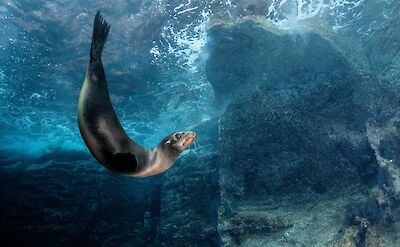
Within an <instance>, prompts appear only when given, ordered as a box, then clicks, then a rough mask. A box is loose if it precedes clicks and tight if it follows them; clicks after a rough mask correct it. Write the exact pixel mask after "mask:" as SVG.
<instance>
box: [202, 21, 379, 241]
mask: <svg viewBox="0 0 400 247" xmlns="http://www.w3.org/2000/svg"><path fill="white" fill-rule="evenodd" d="M209 35H210V40H211V41H210V42H211V44H210V45H209V49H210V57H209V59H208V60H207V65H206V66H207V68H206V69H207V71H206V72H207V76H208V79H209V80H210V82H211V84H212V86H213V88H214V89H215V93H216V96H217V97H218V98H219V99H220V100H221V101H223V102H228V104H227V107H226V110H225V112H224V114H223V115H222V117H221V120H220V128H219V130H220V131H219V147H218V150H219V160H218V161H219V166H220V180H219V184H220V195H221V206H220V209H219V216H218V217H219V219H218V220H219V226H223V227H222V228H220V229H222V231H221V232H220V235H221V239H222V242H223V243H224V246H231V245H230V243H231V244H232V246H235V244H234V242H235V241H236V240H234V238H233V240H229V239H230V233H229V232H227V231H223V229H236V230H235V231H234V232H236V233H237V234H236V235H239V236H238V237H237V238H239V239H241V241H242V240H243V238H245V237H244V236H245V235H246V234H247V233H246V229H249V228H247V226H246V225H248V226H251V225H252V224H253V223H252V222H250V221H241V222H242V223H243V225H242V227H241V226H240V225H241V224H239V226H237V225H238V224H237V222H235V221H234V220H232V219H234V218H235V217H236V216H235V215H236V214H237V210H238V208H240V207H242V206H243V204H246V202H252V203H257V202H259V203H261V204H262V203H263V202H265V201H266V200H268V198H271V197H273V198H275V203H278V202H279V200H280V199H279V198H281V197H285V196H295V197H300V198H301V197H302V196H301V195H303V198H304V200H315V198H318V197H320V196H323V195H325V194H330V195H331V196H333V197H336V196H337V197H341V196H342V193H343V191H344V190H345V189H346V188H349V187H353V186H356V187H357V186H359V187H360V188H363V189H368V188H371V187H372V186H373V185H374V182H375V180H374V179H375V176H376V172H377V164H376V160H375V155H374V152H373V149H372V148H371V147H370V145H369V142H368V138H367V136H366V122H367V119H368V118H369V117H370V116H371V115H373V113H374V109H375V108H374V104H375V101H371V100H370V99H371V98H372V96H371V95H373V93H374V91H373V90H374V86H371V87H370V88H369V89H370V90H371V91H368V90H369V89H368V90H366V89H365V86H367V85H368V87H369V86H370V85H371V81H370V80H368V78H366V77H364V75H363V74H360V72H359V71H358V70H357V69H356V68H355V67H354V66H353V64H352V63H351V62H350V61H348V60H347V59H346V58H345V57H344V55H343V54H342V53H341V51H340V49H339V48H338V47H337V45H336V44H335V43H333V42H332V41H330V40H328V39H326V38H324V37H323V36H322V35H320V34H319V33H317V32H316V31H313V32H302V33H301V34H300V33H299V34H296V33H294V34H293V33H287V32H284V31H282V30H276V28H275V27H271V26H269V25H268V24H265V23H260V22H255V21H251V20H246V21H244V22H241V23H239V24H237V25H218V26H214V27H213V28H212V29H211V31H210V32H209ZM242 72H243V73H242ZM248 88H255V89H254V90H252V91H251V90H248ZM360 193H361V192H360ZM348 196H349V197H352V195H351V194H350V195H348ZM354 196H356V195H354ZM324 200H327V201H326V202H325V203H329V201H330V200H332V199H329V198H325V199H324ZM347 200H348V201H351V200H353V199H349V198H347ZM360 203H361V202H360ZM344 205H345V206H346V207H347V204H346V203H344ZM332 210H337V208H335V207H334V206H332ZM342 213H343V215H341V216H340V217H341V218H343V222H337V225H336V226H335V227H340V226H341V225H342V224H345V219H344V218H345V214H346V210H343V211H342ZM336 217H339V216H336ZM296 220H298V219H297V217H295V216H293V217H292V218H291V217H286V219H285V222H293V224H296ZM321 220H326V219H324V216H322V218H321ZM266 222H270V221H268V220H267V221H266ZM272 222H274V221H272ZM264 223H265V222H264ZM225 224H227V225H225ZM265 224H266V225H265V226H266V227H268V223H265ZM278 225H279V224H278ZM259 227H260V229H263V230H262V231H264V230H265V228H263V225H262V224H260V225H259ZM285 227H286V228H290V224H286V225H285V224H283V226H282V228H280V227H276V229H285ZM330 227H331V228H332V229H333V226H330ZM243 229H244V230H243ZM256 229H258V228H256ZM262 231H260V233H254V234H255V235H256V236H260V234H261V232H262ZM329 234H332V233H329ZM333 235H334V234H333ZM333 235H332V236H333ZM325 237H326V236H324V238H325ZM255 238H258V237H255ZM328 240H331V239H327V240H326V242H325V244H326V243H327V242H328ZM232 241H233V242H232ZM236 242H237V241H236ZM239 242H240V241H239ZM285 244H287V243H285ZM237 245H238V246H239V245H240V244H237ZM244 246H245V245H244ZM249 246H251V245H249ZM287 246H291V245H290V244H287ZM321 246H324V245H323V244H321Z"/></svg>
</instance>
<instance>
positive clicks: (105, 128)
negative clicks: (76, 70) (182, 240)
mask: <svg viewBox="0 0 400 247" xmlns="http://www.w3.org/2000/svg"><path fill="white" fill-rule="evenodd" d="M109 29H110V26H109V25H108V24H107V23H106V22H105V20H104V19H103V18H102V17H101V15H100V13H99V12H98V13H97V15H96V18H95V22H94V28H93V37H92V46H91V50H90V63H89V67H88V69H87V72H86V76H85V80H84V83H83V86H82V89H81V92H80V95H79V102H78V124H79V129H80V132H81V135H82V138H83V140H84V141H85V143H86V145H87V146H88V148H89V150H90V152H91V153H92V154H93V156H94V157H95V158H96V159H97V160H98V161H99V162H100V163H102V164H103V165H104V166H105V167H107V168H109V169H110V170H112V171H114V172H117V173H120V174H123V175H127V176H132V177H145V176H152V175H156V174H159V173H161V172H163V171H165V170H166V169H168V168H169V167H171V166H172V164H173V162H174V161H175V159H176V158H177V157H178V155H179V153H180V152H181V151H183V150H184V149H185V148H187V146H189V145H190V144H191V143H192V141H193V140H194V138H195V133H194V132H187V133H183V132H177V133H173V134H171V135H169V136H167V137H166V138H164V139H163V140H162V141H161V142H160V144H159V145H158V146H156V147H155V148H152V149H146V148H144V147H142V146H140V145H139V144H137V143H136V142H134V141H133V140H132V139H131V138H129V136H128V135H127V134H126V132H125V131H124V129H123V128H122V126H121V124H120V122H119V121H118V118H117V116H116V114H115V112H114V109H113V106H112V104H111V101H110V97H109V94H108V86H107V80H106V76H105V73H104V69H103V64H102V62H101V52H102V49H103V46H104V44H105V42H106V39H107V35H108V32H109ZM177 137H179V138H177Z"/></svg>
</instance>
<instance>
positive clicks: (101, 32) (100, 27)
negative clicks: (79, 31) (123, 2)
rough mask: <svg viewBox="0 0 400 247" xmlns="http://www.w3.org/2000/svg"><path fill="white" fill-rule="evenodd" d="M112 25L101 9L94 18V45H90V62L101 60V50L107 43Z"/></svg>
mask: <svg viewBox="0 0 400 247" xmlns="http://www.w3.org/2000/svg"><path fill="white" fill-rule="evenodd" d="M109 31H110V25H108V23H107V22H106V20H105V19H104V18H103V17H102V16H101V14H100V11H97V13H96V17H95V18H94V25H93V34H92V46H91V47H90V62H91V63H92V62H95V61H98V60H101V51H102V50H103V47H104V44H105V43H106V40H107V36H108V32H109Z"/></svg>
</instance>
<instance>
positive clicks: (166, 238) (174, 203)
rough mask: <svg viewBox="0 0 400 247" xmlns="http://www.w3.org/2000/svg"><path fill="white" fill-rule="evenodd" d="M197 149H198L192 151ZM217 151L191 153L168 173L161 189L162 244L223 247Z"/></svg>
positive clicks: (160, 234)
mask: <svg viewBox="0 0 400 247" xmlns="http://www.w3.org/2000/svg"><path fill="white" fill-rule="evenodd" d="M192 152H195V151H192ZM218 205H219V188H218V169H217V167H216V156H215V154H204V153H188V154H186V155H185V156H183V157H181V158H180V159H179V160H178V161H177V162H176V164H175V165H174V166H173V167H172V168H171V169H169V170H168V171H167V172H166V173H165V177H164V182H163V186H162V190H161V213H160V225H159V241H160V245H161V246H182V247H183V246H199V247H200V246H220V245H219V239H218V234H217V225H216V218H217V216H216V214H217V209H218Z"/></svg>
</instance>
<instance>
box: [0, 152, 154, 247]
mask: <svg viewBox="0 0 400 247" xmlns="http://www.w3.org/2000/svg"><path fill="white" fill-rule="evenodd" d="M53 156H54V155H52V154H49V155H47V156H46V157H53ZM76 157H78V156H76ZM58 159H59V160H58V161H52V160H44V158H42V159H38V160H36V162H40V163H34V162H35V161H32V162H31V163H30V165H29V166H28V167H25V168H24V169H22V168H21V167H19V168H18V169H14V168H10V166H9V165H10V164H8V163H7V164H4V163H2V164H1V166H0V169H1V172H0V189H1V191H2V194H1V197H0V201H1V202H0V206H1V214H0V239H1V243H2V245H3V246H71V245H79V246H80V245H89V246H122V245H125V244H129V243H131V244H133V243H134V244H135V245H136V244H137V245H138V246H151V245H152V244H153V243H154V241H155V240H156V237H155V236H156V223H157V221H155V220H153V219H154V218H156V216H157V215H158V214H159V193H158V191H159V188H160V187H159V186H160V181H159V178H152V179H145V180H132V179H130V178H127V177H122V176H119V175H116V174H113V173H111V172H109V171H108V170H105V169H102V168H101V166H100V165H99V164H98V163H97V162H96V161H94V160H92V159H90V158H89V159H82V160H74V161H73V160H72V158H69V157H66V159H67V161H61V157H60V156H58ZM8 162H10V161H8ZM25 164H28V163H27V161H25ZM7 166H8V167H9V168H7ZM11 167H13V166H11Z"/></svg>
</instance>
